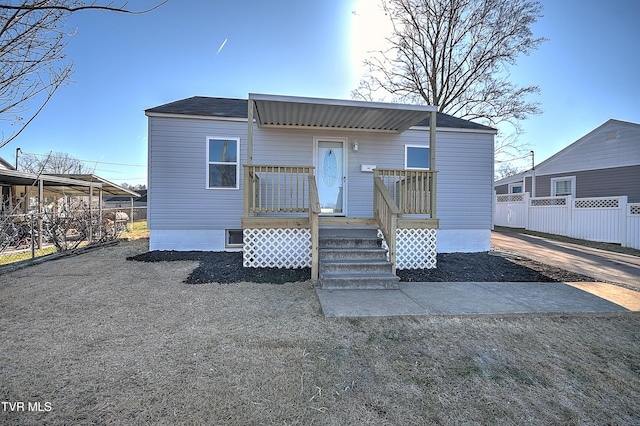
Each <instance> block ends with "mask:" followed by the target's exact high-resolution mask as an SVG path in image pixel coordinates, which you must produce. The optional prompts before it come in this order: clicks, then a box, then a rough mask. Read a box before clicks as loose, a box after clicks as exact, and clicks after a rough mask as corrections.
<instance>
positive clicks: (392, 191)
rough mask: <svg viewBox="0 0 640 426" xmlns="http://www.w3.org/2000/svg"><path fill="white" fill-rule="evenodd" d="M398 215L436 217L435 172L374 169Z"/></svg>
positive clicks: (375, 176) (375, 175) (375, 179)
mask: <svg viewBox="0 0 640 426" xmlns="http://www.w3.org/2000/svg"><path fill="white" fill-rule="evenodd" d="M377 179H380V180H381V181H382V184H383V185H384V186H385V188H387V191H388V192H389V195H390V197H391V200H393V202H394V204H395V205H396V206H397V207H398V209H399V211H400V214H420V215H430V217H431V218H435V217H436V191H435V188H436V172H434V171H430V170H396V169H374V181H377Z"/></svg>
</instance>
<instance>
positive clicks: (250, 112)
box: [247, 97, 253, 165]
mask: <svg viewBox="0 0 640 426" xmlns="http://www.w3.org/2000/svg"><path fill="white" fill-rule="evenodd" d="M248 108H249V110H248V111H247V126H248V128H247V164H249V165H252V164H253V100H251V97H249V107H248Z"/></svg>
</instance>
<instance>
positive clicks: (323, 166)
mask: <svg viewBox="0 0 640 426" xmlns="http://www.w3.org/2000/svg"><path fill="white" fill-rule="evenodd" d="M315 145H316V148H315V154H316V155H315V159H316V161H315V166H316V182H317V185H318V196H319V198H320V212H321V214H324V215H334V216H341V215H344V214H345V186H346V183H347V175H346V167H345V146H346V139H336V138H324V139H323V138H318V139H316V144H315Z"/></svg>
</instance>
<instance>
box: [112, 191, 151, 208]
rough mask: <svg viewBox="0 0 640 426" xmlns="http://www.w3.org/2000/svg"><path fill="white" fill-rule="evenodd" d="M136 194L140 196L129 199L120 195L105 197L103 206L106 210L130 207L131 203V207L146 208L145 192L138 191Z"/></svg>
mask: <svg viewBox="0 0 640 426" xmlns="http://www.w3.org/2000/svg"><path fill="white" fill-rule="evenodd" d="M136 192H137V193H138V194H140V196H139V197H134V198H131V197H127V196H122V195H115V196H113V197H105V198H104V206H105V207H106V208H118V207H131V203H132V202H133V207H147V190H146V189H138V190H136Z"/></svg>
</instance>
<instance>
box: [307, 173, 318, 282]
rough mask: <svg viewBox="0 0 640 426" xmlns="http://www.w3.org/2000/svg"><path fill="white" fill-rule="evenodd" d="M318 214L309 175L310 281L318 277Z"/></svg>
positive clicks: (314, 192)
mask: <svg viewBox="0 0 640 426" xmlns="http://www.w3.org/2000/svg"><path fill="white" fill-rule="evenodd" d="M319 214H320V197H319V196H318V186H317V184H316V177H315V176H314V175H309V228H310V231H311V279H312V280H317V279H318V276H319V259H320V252H319V248H318V244H319V242H318V240H319V238H318V228H319V225H318V224H319Z"/></svg>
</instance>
